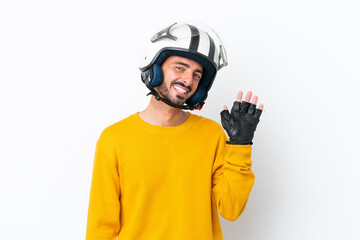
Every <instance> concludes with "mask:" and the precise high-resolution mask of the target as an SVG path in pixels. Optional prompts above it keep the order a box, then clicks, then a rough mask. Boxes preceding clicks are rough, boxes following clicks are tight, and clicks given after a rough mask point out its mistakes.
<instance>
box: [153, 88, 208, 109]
mask: <svg viewBox="0 0 360 240" xmlns="http://www.w3.org/2000/svg"><path fill="white" fill-rule="evenodd" d="M149 95H154V97H155V99H156V100H158V101H162V102H164V103H165V104H167V105H169V106H170V107H174V108H180V109H185V110H201V108H202V106H203V105H204V103H205V102H202V103H198V104H196V105H195V106H193V107H190V106H188V105H176V104H174V103H172V102H171V101H170V100H169V99H168V98H162V97H160V94H159V93H158V92H157V91H156V90H155V89H151V92H149V93H148V94H146V96H149Z"/></svg>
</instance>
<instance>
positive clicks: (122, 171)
mask: <svg viewBox="0 0 360 240" xmlns="http://www.w3.org/2000/svg"><path fill="white" fill-rule="evenodd" d="M219 42H220V41H219V40H218V39H217V36H216V34H215V35H214V33H213V32H211V31H206V30H203V29H200V28H198V27H196V26H194V25H189V24H173V25H171V26H170V27H168V28H166V29H164V30H162V31H160V32H159V33H157V34H155V35H154V37H153V38H152V40H151V44H150V49H149V51H148V53H147V55H146V58H145V61H144V64H143V65H142V66H141V67H140V70H141V72H142V74H141V76H142V80H143V82H144V83H145V84H146V86H147V87H148V88H149V89H150V90H151V92H150V93H151V94H152V95H153V96H152V97H151V99H150V102H149V105H148V107H147V108H146V109H145V110H143V111H141V112H138V113H135V114H133V115H131V116H129V117H128V118H126V119H123V120H121V121H119V122H117V123H115V124H113V125H111V126H109V127H108V128H106V129H105V130H104V131H103V132H102V134H101V136H100V138H99V140H98V142H97V147H96V153H95V160H94V170H93V178H92V184H91V193H90V203H89V212H88V225H87V233H86V239H87V240H113V239H116V238H118V239H119V240H162V239H166V240H168V239H169V240H180V239H181V240H185V239H186V240H220V239H222V232H221V226H220V222H219V217H218V214H217V213H218V212H219V213H220V215H221V216H223V217H224V218H226V219H228V220H231V221H234V220H236V219H237V218H238V217H239V216H240V214H241V213H242V212H243V211H244V208H245V205H246V202H247V199H248V196H249V194H250V191H251V188H252V186H253V183H254V174H253V172H252V171H251V163H252V162H251V159H250V156H251V144H252V138H253V135H254V131H255V129H256V126H257V123H258V122H259V118H260V115H261V112H262V109H263V106H262V105H260V106H259V108H258V109H256V103H257V97H256V96H255V97H254V98H253V99H252V101H251V103H250V100H251V92H249V93H248V94H247V95H246V97H245V100H244V101H243V102H241V99H242V92H239V94H238V96H237V98H236V101H235V103H234V106H233V107H232V109H231V113H229V111H228V110H227V108H226V106H225V107H224V108H225V109H224V111H222V112H221V122H222V125H223V127H224V128H225V130H226V131H227V133H228V135H229V139H228V138H227V136H226V135H225V133H224V131H223V130H222V128H221V126H220V125H219V124H218V123H216V122H215V121H212V120H210V119H207V118H204V117H200V116H197V115H195V114H192V113H189V112H186V111H184V110H183V109H200V108H201V107H202V105H203V104H204V100H205V99H206V98H207V93H208V91H209V89H210V87H211V85H212V82H213V80H214V78H215V75H216V72H217V71H218V70H219V69H220V68H222V67H223V66H226V65H227V62H226V56H225V50H224V48H223V46H222V45H221V43H219Z"/></svg>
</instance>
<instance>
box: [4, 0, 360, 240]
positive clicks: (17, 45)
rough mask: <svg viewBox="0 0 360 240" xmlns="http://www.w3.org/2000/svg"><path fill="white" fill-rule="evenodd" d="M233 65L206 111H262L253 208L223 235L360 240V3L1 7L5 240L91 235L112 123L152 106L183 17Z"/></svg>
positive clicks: (75, 1) (215, 115)
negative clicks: (98, 147)
mask: <svg viewBox="0 0 360 240" xmlns="http://www.w3.org/2000/svg"><path fill="white" fill-rule="evenodd" d="M179 20H180V21H182V20H194V21H200V22H203V23H206V24H207V25H209V26H211V27H212V28H213V29H214V30H215V31H216V32H217V33H218V34H219V35H220V37H221V39H222V41H223V43H224V45H225V47H226V50H227V53H228V59H229V66H228V67H227V68H224V69H222V70H221V71H220V72H219V74H218V76H217V79H216V81H215V83H214V84H213V88H212V89H211V91H210V93H209V98H208V100H207V102H206V104H205V107H204V109H203V110H202V111H200V112H198V114H200V115H203V116H206V117H209V118H211V119H214V120H215V121H218V122H219V121H220V118H219V112H220V111H221V110H222V106H223V105H224V104H227V105H228V106H230V105H231V104H232V102H233V100H234V98H235V96H236V93H237V91H238V90H243V91H245V92H246V91H248V90H252V91H253V92H254V94H256V95H258V96H259V102H260V103H263V104H264V105H265V111H264V113H263V115H262V118H261V122H260V124H259V126H258V129H257V131H256V135H255V139H254V145H253V161H254V163H253V170H254V172H255V174H256V180H255V185H254V188H253V190H252V192H251V195H250V199H249V202H248V205H247V209H246V210H245V212H244V214H243V215H242V216H241V217H240V218H239V219H238V220H236V221H235V222H229V221H227V220H224V219H221V223H222V227H223V233H224V239H225V240H233V239H245V240H255V239H256V240H289V239H311V240H312V239H334V240H335V239H347V240H350V239H360V233H359V226H360V221H359V214H360V208H359V202H360V197H359V185H360V180H359V176H358V172H359V167H360V164H359V161H360V158H359V153H358V150H359V147H360V144H359V143H360V141H359V134H360V131H359V124H358V123H359V120H360V119H359V113H358V107H359V105H358V101H359V98H358V96H357V94H358V90H359V87H358V85H357V82H358V81H359V80H360V74H359V66H360V57H359V54H360V47H359V42H360V34H359V22H360V17H359V5H358V4H356V1H347V0H343V1H325V0H324V1H321V0H311V1H310V0H302V1H285V0H283V1H281V0H273V1H264V0H258V1H229V0H222V1H209V0H206V1H205V0H203V1H194V0H182V1H165V0H164V1H159V0H153V1H143V2H139V1H80V0H71V1H69V0H63V1H45V0H44V1H40V0H34V1H16V0H13V1H9V0H8V1H6V0H5V1H1V3H0V80H1V85H0V110H1V117H0V121H1V122H0V123H1V124H0V194H1V195H0V239H2V240H12V239H53V240H57V239H59V240H60V239H61V240H63V239H68V240H72V239H74V240H78V239H84V238H85V229H86V219H87V207H88V198H89V188H90V181H91V171H92V161H93V155H94V148H95V143H96V140H97V138H98V137H99V134H100V133H101V131H102V130H103V129H104V128H105V127H106V126H108V125H110V124H112V123H114V122H116V121H118V120H120V119H122V118H124V117H126V116H128V115H129V114H132V113H134V112H136V111H140V110H142V109H144V108H145V107H146V106H147V103H148V99H149V97H146V96H145V94H146V93H147V90H146V87H145V86H144V85H143V84H142V82H141V80H140V73H139V70H138V63H139V62H140V59H141V58H142V51H143V46H144V43H145V41H147V40H149V38H150V37H151V36H152V35H153V34H154V33H155V32H157V31H159V30H161V29H162V28H164V27H167V26H168V25H170V24H172V23H174V22H175V21H179Z"/></svg>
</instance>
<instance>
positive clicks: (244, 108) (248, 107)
mask: <svg viewBox="0 0 360 240" xmlns="http://www.w3.org/2000/svg"><path fill="white" fill-rule="evenodd" d="M240 99H241V98H240ZM261 113H262V110H261V109H256V104H253V103H249V102H245V101H242V102H241V103H240V102H239V101H235V102H234V105H233V107H232V108H231V114H230V113H229V111H228V110H227V109H225V110H223V111H222V112H221V113H220V115H221V124H222V126H223V127H224V129H225V130H226V132H227V133H228V135H229V139H230V141H227V143H228V144H237V145H248V144H250V145H252V139H253V137H254V132H255V130H256V126H257V124H258V123H259V121H260V115H261Z"/></svg>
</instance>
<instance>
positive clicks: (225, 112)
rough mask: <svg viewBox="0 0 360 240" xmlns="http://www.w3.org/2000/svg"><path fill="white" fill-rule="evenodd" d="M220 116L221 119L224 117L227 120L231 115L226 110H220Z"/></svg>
mask: <svg viewBox="0 0 360 240" xmlns="http://www.w3.org/2000/svg"><path fill="white" fill-rule="evenodd" d="M220 116H221V119H223V118H224V119H225V120H227V121H229V120H230V118H231V115H230V113H229V111H228V110H222V111H221V113H220Z"/></svg>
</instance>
